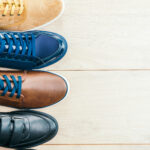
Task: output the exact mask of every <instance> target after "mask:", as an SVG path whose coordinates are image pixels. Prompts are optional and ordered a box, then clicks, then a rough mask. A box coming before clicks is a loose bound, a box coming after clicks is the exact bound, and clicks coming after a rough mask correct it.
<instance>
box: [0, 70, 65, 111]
mask: <svg viewBox="0 0 150 150" xmlns="http://www.w3.org/2000/svg"><path fill="white" fill-rule="evenodd" d="M67 91H68V86H67V83H66V81H65V80H64V79H63V78H62V77H60V76H58V75H56V74H53V73H49V72H42V71H29V72H26V71H14V72H11V71H0V95H1V96H0V105H5V106H11V107H17V108H41V107H45V106H49V105H52V104H55V103H57V102H59V101H60V100H62V99H63V98H64V97H65V96H66V94H67Z"/></svg>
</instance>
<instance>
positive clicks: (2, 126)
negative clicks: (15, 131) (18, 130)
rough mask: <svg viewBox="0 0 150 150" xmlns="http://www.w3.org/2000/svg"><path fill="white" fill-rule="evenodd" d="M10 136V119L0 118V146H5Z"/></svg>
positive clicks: (6, 117)
mask: <svg viewBox="0 0 150 150" xmlns="http://www.w3.org/2000/svg"><path fill="white" fill-rule="evenodd" d="M10 136H11V118H10V117H8V116H0V145H7V143H8V142H9V139H10Z"/></svg>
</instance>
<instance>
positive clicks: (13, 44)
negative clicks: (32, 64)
mask: <svg viewBox="0 0 150 150" xmlns="http://www.w3.org/2000/svg"><path fill="white" fill-rule="evenodd" d="M4 52H6V53H8V54H9V55H11V54H14V55H15V56H17V55H21V56H27V57H30V56H35V37H34V35H33V34H26V33H10V34H9V33H8V34H3V37H2V36H0V54H2V53H4Z"/></svg>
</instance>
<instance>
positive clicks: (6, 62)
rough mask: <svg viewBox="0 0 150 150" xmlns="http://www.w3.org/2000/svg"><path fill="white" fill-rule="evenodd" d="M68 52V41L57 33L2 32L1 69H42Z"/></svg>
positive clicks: (0, 34)
mask: <svg viewBox="0 0 150 150" xmlns="http://www.w3.org/2000/svg"><path fill="white" fill-rule="evenodd" d="M66 51H67V42H66V40H65V39H64V37H62V36H61V35H59V34H56V33H52V32H47V31H27V32H9V31H6V32H4V31H1V32H0V67H6V68H12V69H23V70H31V69H40V68H43V67H46V66H48V65H52V64H54V63H56V62H57V61H59V60H60V59H61V58H62V57H63V56H64V55H65V54H66Z"/></svg>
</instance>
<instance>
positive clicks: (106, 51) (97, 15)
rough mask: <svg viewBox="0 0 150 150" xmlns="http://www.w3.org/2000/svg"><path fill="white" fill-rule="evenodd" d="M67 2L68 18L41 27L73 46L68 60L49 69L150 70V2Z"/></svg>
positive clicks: (96, 0) (104, 0)
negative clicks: (61, 37)
mask: <svg viewBox="0 0 150 150" xmlns="http://www.w3.org/2000/svg"><path fill="white" fill-rule="evenodd" d="M65 1H66V8H65V12H64V15H63V16H62V17H61V18H60V19H58V20H57V21H56V22H54V23H53V24H51V25H49V26H47V27H44V28H41V29H42V30H48V31H53V32H57V33H60V34H62V35H64V36H65V37H66V39H67V40H68V43H69V49H68V53H67V55H66V56H65V57H64V59H63V60H61V61H60V62H58V63H57V64H55V65H53V66H50V67H49V69H51V70H89V69H92V70H93V69H94V70H98V69H150V42H149V41H150V17H149V16H150V9H149V7H150V1H149V0H142V1H141V0H74V1H73V0H65Z"/></svg>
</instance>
